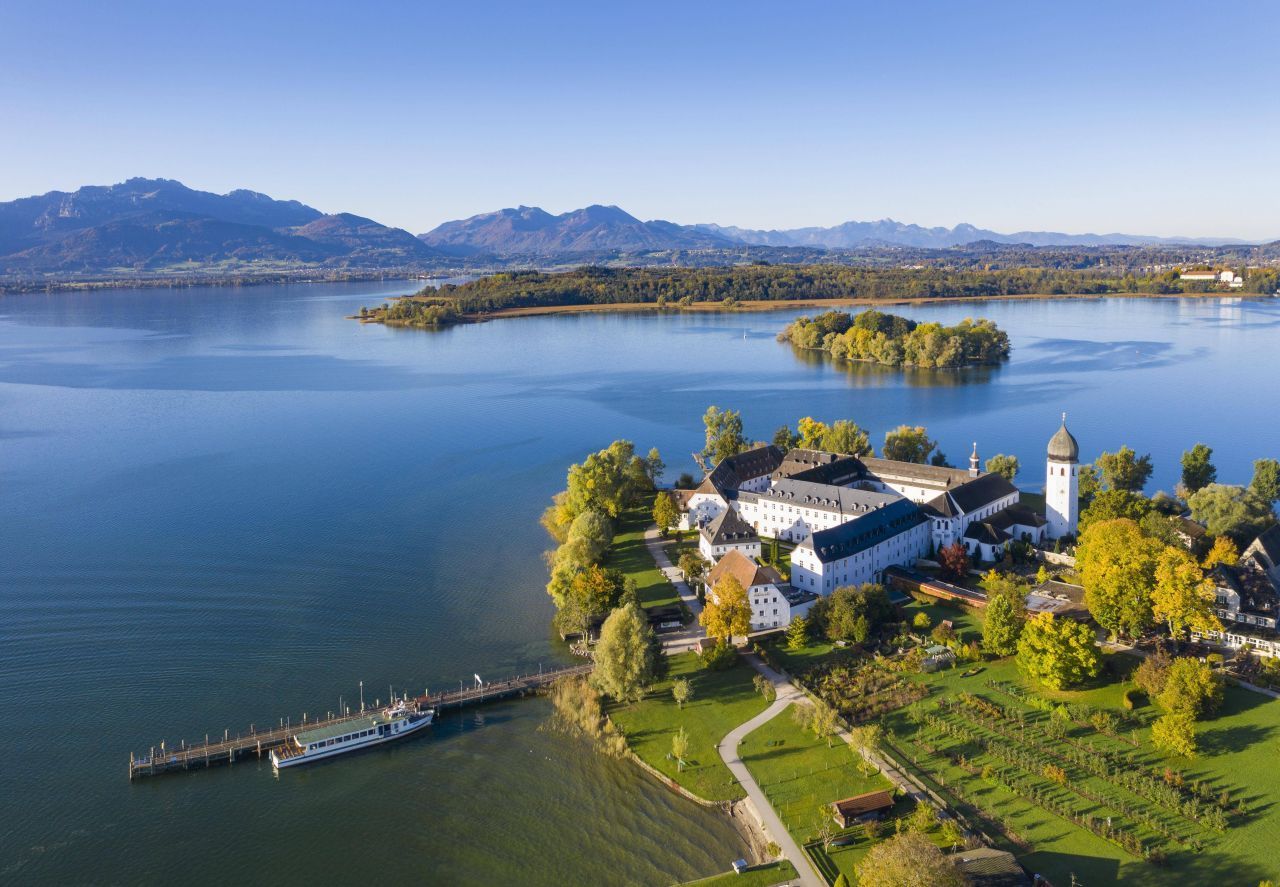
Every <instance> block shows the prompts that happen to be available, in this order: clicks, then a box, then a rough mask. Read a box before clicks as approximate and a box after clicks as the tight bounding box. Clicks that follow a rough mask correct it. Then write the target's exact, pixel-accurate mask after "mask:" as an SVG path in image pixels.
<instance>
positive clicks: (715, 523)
mask: <svg viewBox="0 0 1280 887" xmlns="http://www.w3.org/2000/svg"><path fill="white" fill-rule="evenodd" d="M698 551H700V552H701V553H702V556H703V557H704V558H706V559H707V560H709V561H711V563H713V564H714V563H716V562H717V561H718V560H720V558H722V557H724V556H725V555H726V554H727V553H729V552H730V551H740V552H742V553H743V554H745V555H746V556H747V557H750V558H755V557H759V556H760V537H759V536H758V535H756V531H755V528H754V527H753V526H751V524H749V523H747V522H746V521H744V520H743V519H742V516H741V515H739V514H738V511H737V509H734V508H728V509H725V510H724V511H723V512H721V514H720V516H719V517H717V518H714V519H713V520H712V521H711V522H710V523H708V524H704V525H703V527H702V529H701V530H700V531H699V532H698Z"/></svg>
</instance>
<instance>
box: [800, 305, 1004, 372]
mask: <svg viewBox="0 0 1280 887" xmlns="http://www.w3.org/2000/svg"><path fill="white" fill-rule="evenodd" d="M778 341H780V342H790V343H791V344H792V345H794V346H796V347H797V348H805V349H813V350H820V351H825V352H827V353H828V354H830V355H831V356H832V357H834V358H837V359H841V360H866V361H872V362H874V363H882V364H887V365H889V366H916V367H931V368H939V369H955V368H957V367H965V366H978V365H983V364H995V363H999V362H1000V361H1002V360H1005V359H1006V358H1008V356H1009V336H1008V335H1007V334H1006V333H1005V332H1004V330H1002V329H1000V328H999V327H998V326H996V325H995V324H994V323H993V322H992V321H990V320H985V319H982V320H973V319H971V318H965V319H964V320H962V321H960V322H959V323H958V324H956V325H955V326H943V325H942V324H940V323H917V322H916V321H914V320H909V319H908V318H906V317H899V316H898V315H896V314H885V313H884V312H883V311H876V310H874V309H872V310H867V311H863V312H861V313H859V314H851V313H849V312H848V311H826V312H823V313H822V314H819V315H818V316H817V317H813V318H810V317H798V318H796V319H795V320H794V321H792V322H791V323H790V324H788V325H787V327H786V329H784V330H783V331H782V332H780V333H778Z"/></svg>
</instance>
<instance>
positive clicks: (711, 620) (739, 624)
mask: <svg viewBox="0 0 1280 887" xmlns="http://www.w3.org/2000/svg"><path fill="white" fill-rule="evenodd" d="M698 622H699V624H701V625H702V627H703V628H705V629H706V630H707V634H708V635H709V636H711V637H713V638H717V639H718V640H720V641H723V642H725V643H728V642H729V641H730V640H732V638H733V636H734V635H745V634H746V633H747V632H749V631H751V603H750V601H748V600H747V590H746V589H745V588H743V587H742V583H741V582H739V581H738V580H737V579H735V578H733V577H732V576H725V577H724V578H723V579H721V580H720V581H719V582H717V583H716V587H715V588H714V589H712V591H711V594H709V595H707V603H706V606H704V607H703V608H702V615H700V616H699V617H698Z"/></svg>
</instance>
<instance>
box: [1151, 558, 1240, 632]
mask: <svg viewBox="0 0 1280 887" xmlns="http://www.w3.org/2000/svg"><path fill="white" fill-rule="evenodd" d="M1213 600H1214V586H1213V581H1212V580H1210V579H1206V578H1205V575H1204V571H1203V570H1201V569H1200V565H1199V564H1197V563H1196V561H1195V558H1193V557H1192V556H1191V554H1190V553H1189V552H1187V551H1186V550H1184V549H1182V548H1173V547H1172V546H1170V547H1167V548H1165V550H1164V551H1163V552H1161V553H1160V556H1159V558H1157V560H1156V584H1155V587H1154V588H1153V589H1152V590H1151V613H1152V616H1154V617H1155V618H1156V619H1158V620H1159V621H1161V622H1163V623H1164V624H1165V625H1167V626H1169V634H1170V636H1172V637H1174V638H1180V637H1181V636H1182V634H1183V632H1185V631H1186V630H1187V629H1188V628H1190V629H1194V630H1195V631H1198V632H1202V633H1203V632H1206V631H1220V630H1221V629H1222V623H1220V622H1219V621H1218V617H1216V616H1215V615H1213Z"/></svg>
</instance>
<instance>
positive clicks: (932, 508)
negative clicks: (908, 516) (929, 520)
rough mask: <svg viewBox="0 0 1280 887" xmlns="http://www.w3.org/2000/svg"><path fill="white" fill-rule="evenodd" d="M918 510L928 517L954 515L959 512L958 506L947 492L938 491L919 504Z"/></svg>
mask: <svg viewBox="0 0 1280 887" xmlns="http://www.w3.org/2000/svg"><path fill="white" fill-rule="evenodd" d="M920 510H921V511H923V512H924V513H925V514H927V515H929V516H930V517H956V516H958V515H959V514H960V508H959V506H957V505H956V503H955V502H954V501H953V500H952V498H951V495H950V494H949V493H939V494H938V495H936V496H934V497H933V498H932V499H930V500H929V501H928V502H926V503H924V504H923V505H921V506H920Z"/></svg>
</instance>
